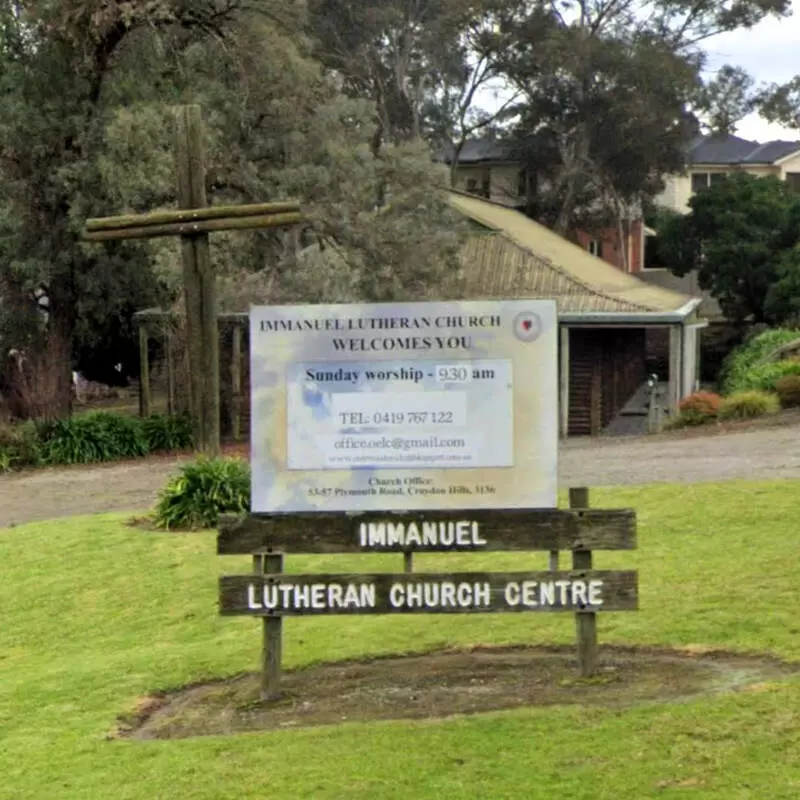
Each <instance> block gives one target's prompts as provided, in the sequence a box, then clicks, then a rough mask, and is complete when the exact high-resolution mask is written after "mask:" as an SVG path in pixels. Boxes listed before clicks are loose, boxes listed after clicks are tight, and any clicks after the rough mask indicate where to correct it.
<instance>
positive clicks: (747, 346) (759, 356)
mask: <svg viewBox="0 0 800 800" xmlns="http://www.w3.org/2000/svg"><path fill="white" fill-rule="evenodd" d="M798 338H800V330H796V329H787V328H776V329H774V330H769V331H764V332H763V333H760V334H758V335H757V336H753V337H750V338H749V339H747V340H745V342H744V343H743V344H742V345H740V346H739V347H737V348H736V349H735V350H733V351H731V353H730V354H729V355H728V357H727V358H726V359H725V361H724V362H723V365H722V369H721V371H720V385H721V387H722V391H723V393H724V394H726V395H729V394H735V393H736V392H741V391H746V390H748V389H762V390H764V389H765V387H763V386H756V385H754V384H753V380H752V378H751V377H750V372H751V371H752V370H753V369H754V368H758V367H768V366H770V365H769V364H761V363H760V362H762V361H763V360H764V359H765V358H767V357H768V356H769V355H770V353H773V352H774V351H775V350H777V349H778V348H779V347H780V346H781V345H784V344H789V342H792V341H794V340H795V339H798ZM777 363H781V362H777ZM782 374H786V373H782ZM779 377H780V376H779ZM771 388H772V387H767V388H766V390H769V389H771Z"/></svg>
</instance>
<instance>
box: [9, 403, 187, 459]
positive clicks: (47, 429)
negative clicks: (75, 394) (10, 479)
mask: <svg viewBox="0 0 800 800" xmlns="http://www.w3.org/2000/svg"><path fill="white" fill-rule="evenodd" d="M191 443H192V433H191V426H190V424H189V422H188V420H186V419H185V418H184V417H170V416H155V417H150V418H147V419H140V418H139V417H130V416H127V415H124V414H114V413H111V412H106V411H101V412H93V413H89V414H82V415H79V416H75V417H72V418H69V419H61V420H50V421H47V422H40V423H32V422H27V423H23V424H21V425H7V426H2V427H0V454H2V459H3V464H4V466H5V469H7V470H11V469H20V468H23V467H34V466H39V465H45V466H58V465H65V464H90V463H98V462H105V461H119V460H123V459H129V458H141V457H142V456H146V455H148V454H149V453H157V452H160V451H171V450H185V449H188V448H189V447H190V446H191Z"/></svg>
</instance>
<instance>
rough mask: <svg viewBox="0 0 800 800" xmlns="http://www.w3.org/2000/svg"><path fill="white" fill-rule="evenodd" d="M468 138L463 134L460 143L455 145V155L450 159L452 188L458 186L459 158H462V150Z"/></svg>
mask: <svg viewBox="0 0 800 800" xmlns="http://www.w3.org/2000/svg"><path fill="white" fill-rule="evenodd" d="M466 141H467V140H466V139H465V138H464V137H463V136H462V137H461V138H460V139H459V140H458V144H456V145H453V156H452V158H451V159H450V188H451V189H455V188H456V172H457V171H458V159H459V158H461V151H462V150H463V149H464V145H465V144H466Z"/></svg>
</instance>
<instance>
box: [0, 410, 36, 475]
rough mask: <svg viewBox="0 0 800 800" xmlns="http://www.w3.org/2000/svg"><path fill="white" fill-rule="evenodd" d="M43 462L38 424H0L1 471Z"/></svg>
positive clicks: (33, 465)
mask: <svg viewBox="0 0 800 800" xmlns="http://www.w3.org/2000/svg"><path fill="white" fill-rule="evenodd" d="M40 462H41V453H40V451H39V440H38V437H37V430H36V426H35V425H34V424H33V423H30V422H26V423H23V424H21V425H0V472H10V471H11V470H16V469H23V468H25V467H35V466H37V465H38V464H39V463H40Z"/></svg>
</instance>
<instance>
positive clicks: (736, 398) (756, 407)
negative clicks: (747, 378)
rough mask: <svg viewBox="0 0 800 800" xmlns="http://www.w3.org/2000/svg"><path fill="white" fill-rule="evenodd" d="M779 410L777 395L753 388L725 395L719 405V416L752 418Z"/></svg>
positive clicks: (775, 412)
mask: <svg viewBox="0 0 800 800" xmlns="http://www.w3.org/2000/svg"><path fill="white" fill-rule="evenodd" d="M780 410H781V404H780V402H779V400H778V397H777V395H774V394H770V393H769V392H759V391H757V390H753V391H749V392H739V393H738V394H732V395H731V396H730V397H726V398H725V399H724V400H723V401H722V405H720V407H719V418H720V419H724V420H730V419H753V418H755V417H764V416H766V415H768V414H777V413H778V412H779V411H780Z"/></svg>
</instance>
